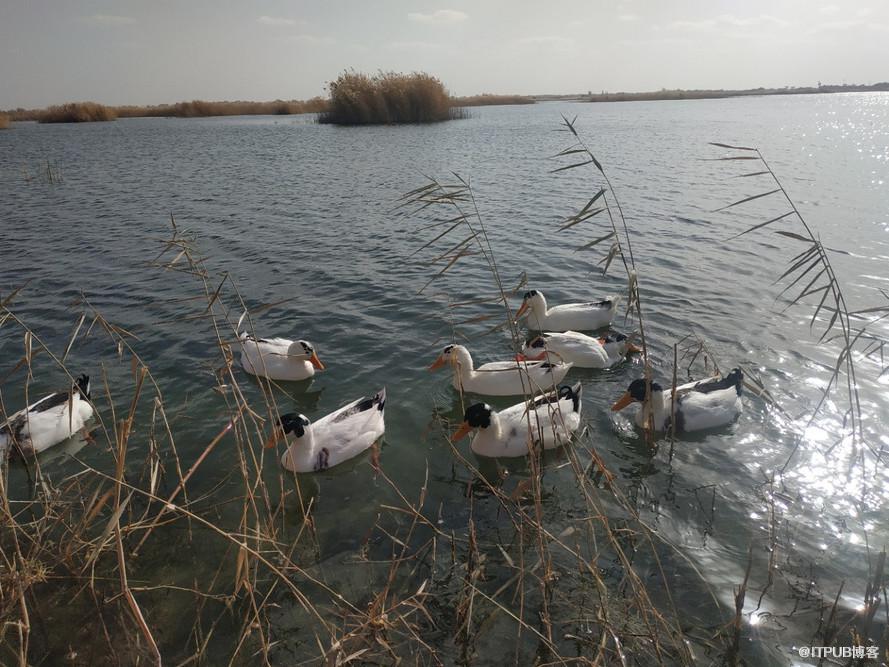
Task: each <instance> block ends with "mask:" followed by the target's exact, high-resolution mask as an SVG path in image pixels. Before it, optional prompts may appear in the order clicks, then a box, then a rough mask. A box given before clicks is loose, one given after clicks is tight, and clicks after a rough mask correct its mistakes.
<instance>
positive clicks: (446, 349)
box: [441, 345, 457, 354]
mask: <svg viewBox="0 0 889 667" xmlns="http://www.w3.org/2000/svg"><path fill="white" fill-rule="evenodd" d="M455 347H457V346H456V345H448V346H446V347H445V349H443V350H442V351H441V353H442V354H450V353H451V352H453V351H454V348H455Z"/></svg>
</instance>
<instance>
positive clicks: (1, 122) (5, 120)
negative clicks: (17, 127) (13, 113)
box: [0, 113, 9, 130]
mask: <svg viewBox="0 0 889 667" xmlns="http://www.w3.org/2000/svg"><path fill="white" fill-rule="evenodd" d="M8 127H9V116H7V115H6V114H5V113H0V130H5V129H7V128H8Z"/></svg>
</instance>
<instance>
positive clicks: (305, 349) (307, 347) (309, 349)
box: [299, 340, 315, 356]
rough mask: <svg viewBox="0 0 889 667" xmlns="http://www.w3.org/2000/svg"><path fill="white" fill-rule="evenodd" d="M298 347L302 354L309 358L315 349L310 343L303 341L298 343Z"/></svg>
mask: <svg viewBox="0 0 889 667" xmlns="http://www.w3.org/2000/svg"><path fill="white" fill-rule="evenodd" d="M299 344H300V346H301V347H302V349H303V352H305V353H306V354H308V355H309V356H311V355H312V354H313V353H314V352H315V348H313V347H312V345H311V343H309V342H308V341H305V340H301V341H299Z"/></svg>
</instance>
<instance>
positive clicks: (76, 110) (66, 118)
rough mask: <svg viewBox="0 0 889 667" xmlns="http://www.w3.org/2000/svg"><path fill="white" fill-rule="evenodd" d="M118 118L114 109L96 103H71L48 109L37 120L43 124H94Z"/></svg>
mask: <svg viewBox="0 0 889 667" xmlns="http://www.w3.org/2000/svg"><path fill="white" fill-rule="evenodd" d="M116 118H117V113H116V112H115V110H114V108H113V107H106V106H105V105H104V104H98V103H96V102H69V103H68V104H60V105H58V106H54V107H49V108H47V109H46V110H44V111H42V112H41V113H40V114H39V115H38V116H37V119H36V120H37V121H39V122H41V123H94V122H98V121H106V120H115V119H116Z"/></svg>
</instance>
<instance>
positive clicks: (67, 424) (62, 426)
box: [0, 375, 93, 456]
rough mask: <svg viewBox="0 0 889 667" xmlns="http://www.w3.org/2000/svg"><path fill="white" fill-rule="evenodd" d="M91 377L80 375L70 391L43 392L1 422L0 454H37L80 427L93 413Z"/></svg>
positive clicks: (63, 439)
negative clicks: (35, 400) (42, 394)
mask: <svg viewBox="0 0 889 667" xmlns="http://www.w3.org/2000/svg"><path fill="white" fill-rule="evenodd" d="M89 399H90V379H89V377H88V376H86V375H81V376H80V377H79V378H78V379H77V382H76V383H75V384H74V386H73V387H72V388H71V390H70V391H57V392H55V393H54V394H50V395H49V396H44V397H43V398H41V399H40V400H39V401H37V402H36V403H33V404H31V405H29V406H28V407H27V408H26V409H23V410H19V411H18V412H16V413H15V414H14V415H12V417H10V418H9V419H7V420H6V423H4V424H3V425H2V426H0V456H6V455H14V454H21V455H25V454H28V455H30V454H37V453H39V452H42V451H44V450H46V449H49V448H50V447H52V446H53V445H57V444H59V443H60V442H63V441H65V440H67V439H68V438H70V437H71V436H72V435H74V434H75V433H77V432H78V431H81V430H83V429H84V427H85V426H86V422H87V421H89V419H90V417H92V416H93V406H92V404H91V403H90V401H89Z"/></svg>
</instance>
